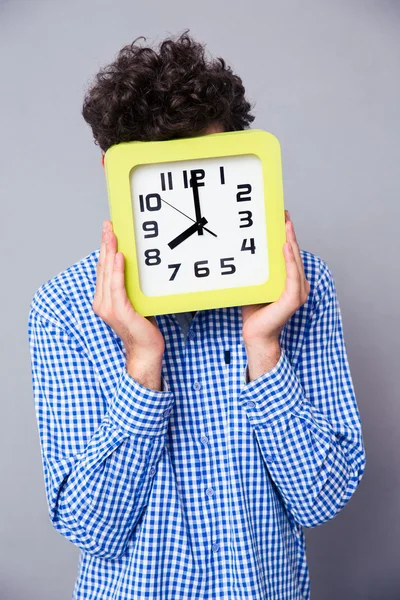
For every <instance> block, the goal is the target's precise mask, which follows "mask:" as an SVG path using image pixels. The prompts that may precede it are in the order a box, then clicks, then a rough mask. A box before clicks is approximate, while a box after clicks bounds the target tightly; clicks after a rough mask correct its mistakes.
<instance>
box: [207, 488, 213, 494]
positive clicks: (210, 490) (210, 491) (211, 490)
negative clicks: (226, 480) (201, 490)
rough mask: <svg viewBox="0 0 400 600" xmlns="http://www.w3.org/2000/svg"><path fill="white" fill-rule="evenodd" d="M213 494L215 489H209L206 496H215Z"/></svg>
mask: <svg viewBox="0 0 400 600" xmlns="http://www.w3.org/2000/svg"><path fill="white" fill-rule="evenodd" d="M213 493H214V490H213V488H207V489H206V494H207V496H212V495H213Z"/></svg>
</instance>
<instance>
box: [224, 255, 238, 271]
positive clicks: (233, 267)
mask: <svg viewBox="0 0 400 600" xmlns="http://www.w3.org/2000/svg"><path fill="white" fill-rule="evenodd" d="M227 260H235V259H234V257H233V256H232V257H231V258H221V269H223V268H224V267H226V268H228V269H231V270H230V271H221V275H231V274H232V273H235V271H236V267H235V265H226V264H225V262H226V261H227Z"/></svg>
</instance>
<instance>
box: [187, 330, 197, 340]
mask: <svg viewBox="0 0 400 600" xmlns="http://www.w3.org/2000/svg"><path fill="white" fill-rule="evenodd" d="M187 336H188V338H189V340H194V338H195V337H196V334H195V332H194V331H189V332H188V335H187Z"/></svg>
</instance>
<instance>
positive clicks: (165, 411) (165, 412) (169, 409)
mask: <svg viewBox="0 0 400 600" xmlns="http://www.w3.org/2000/svg"><path fill="white" fill-rule="evenodd" d="M171 410H172V408H171V407H169V408H167V409H166V410H164V417H168V415H169V414H170V412H171Z"/></svg>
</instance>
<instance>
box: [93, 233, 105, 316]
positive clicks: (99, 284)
mask: <svg viewBox="0 0 400 600" xmlns="http://www.w3.org/2000/svg"><path fill="white" fill-rule="evenodd" d="M105 233H106V232H105V231H104V230H103V231H102V232H101V245H100V253H99V259H98V261H97V266H96V289H95V293H94V298H93V301H94V300H96V302H97V303H98V304H100V302H101V297H102V294H103V271H104V259H105V256H106V240H105Z"/></svg>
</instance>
